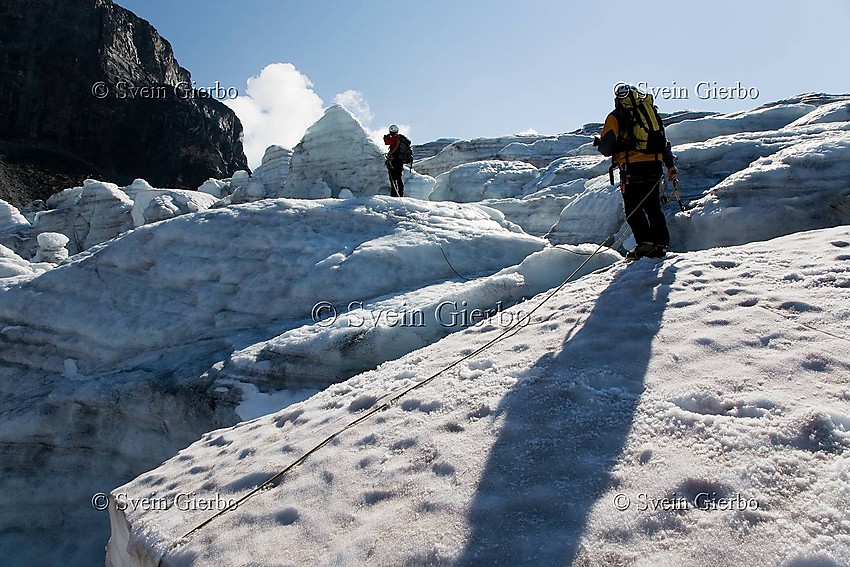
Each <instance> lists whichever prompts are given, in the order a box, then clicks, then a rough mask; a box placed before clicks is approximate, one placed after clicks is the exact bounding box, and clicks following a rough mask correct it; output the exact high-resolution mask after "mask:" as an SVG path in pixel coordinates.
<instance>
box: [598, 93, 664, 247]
mask: <svg viewBox="0 0 850 567" xmlns="http://www.w3.org/2000/svg"><path fill="white" fill-rule="evenodd" d="M594 145H596V146H598V148H599V151H600V152H601V153H602V155H604V156H609V157H611V158H612V159H613V161H614V164H615V165H616V166H617V167H618V168H619V170H620V192H621V193H622V195H623V205H624V207H625V211H626V220H627V221H628V223H629V226H630V227H631V229H632V233H633V234H634V237H635V242H636V243H637V246H636V247H635V248H634V250H632V251H631V252H629V254H628V255H627V257H629V258H632V259H636V258H642V257H644V256H648V257H651V258H661V257H663V256H664V255H665V254H666V253H667V248H668V247H669V246H670V233H669V231H668V230H667V221H666V220H665V219H664V212H663V211H662V210H661V200H660V192H659V191H660V188H661V184H662V183H663V176H664V171H663V169H662V162H663V164H664V165H665V166H667V174H668V176H669V178H670V180H671V181H673V180H676V179H677V177H678V174H679V171H678V170H677V169H676V165H675V163H674V160H673V153H672V151H671V149H670V143H669V142H667V138H666V137H665V135H664V125H663V124H662V122H661V118H660V117H659V116H658V111H657V109H656V108H655V106H654V105H653V100H652V95H650V94H644V93H641V92H640V91H639V90H638V89H637V88H636V87H634V86H631V85H626V84H623V83H620V84H618V85H617V86H616V87H615V89H614V110H613V111H612V112H611V113H610V114H608V117H607V118H606V119H605V125H604V126H603V127H602V133H601V134H600V137H599V138H597V139H596V140H594Z"/></svg>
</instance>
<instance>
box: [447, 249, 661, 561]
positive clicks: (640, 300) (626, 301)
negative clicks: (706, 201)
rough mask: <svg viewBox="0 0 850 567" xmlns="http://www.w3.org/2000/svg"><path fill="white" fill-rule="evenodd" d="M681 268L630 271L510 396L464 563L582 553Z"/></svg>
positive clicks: (647, 264) (644, 265)
mask: <svg viewBox="0 0 850 567" xmlns="http://www.w3.org/2000/svg"><path fill="white" fill-rule="evenodd" d="M675 272H676V269H675V267H674V266H672V265H668V266H667V267H666V268H664V269H663V270H662V269H661V266H660V265H657V264H655V263H653V262H652V261H651V260H642V261H639V262H636V263H634V264H632V265H631V266H629V267H628V268H626V269H624V270H623V271H622V272H621V273H620V274H618V275H617V276H616V277H615V279H614V280H613V281H612V282H611V284H610V286H609V287H608V288H607V289H606V290H605V291H604V292H603V293H602V294H601V295H600V296H599V299H598V300H597V302H596V304H595V305H594V307H593V309H592V311H591V313H590V314H589V315H588V317H587V319H586V321H584V323H583V324H582V323H581V322H579V323H578V325H580V328H579V330H578V331H577V332H576V333H575V335H574V336H572V337H570V336H568V337H567V339H566V340H565V341H564V343H563V346H562V349H561V351H560V352H557V353H551V354H548V355H546V356H544V357H543V358H541V359H540V360H538V361H537V363H536V364H535V365H534V366H533V367H532V368H530V369H529V370H528V371H527V372H526V374H525V376H523V377H521V378H520V380H519V382H518V383H517V385H516V387H515V388H514V390H512V391H511V392H510V393H509V394H508V395H507V396H506V397H505V398H504V399H503V400H502V403H501V404H500V406H499V409H498V411H497V412H496V414H495V418H497V419H499V418H500V419H502V420H503V426H502V428H501V429H500V431H499V438H498V440H497V441H496V442H495V444H494V445H493V447H492V449H491V453H490V456H489V459H488V461H487V464H486V466H485V468H484V471H483V473H482V476H481V479H480V481H479V484H478V489H477V492H476V494H475V497H474V499H473V502H472V505H471V508H470V511H469V512H468V516H469V519H468V521H469V525H470V529H471V533H470V537H469V540H468V542H467V545H466V547H465V549H464V550H463V552H462V554H461V556H460V559H459V560H458V561H457V563H456V564H457V565H460V566H467V565H570V564H572V563H573V561H574V560H575V559H576V557H577V554H578V551H579V543H580V541H581V537H582V534H583V532H584V530H585V525H586V523H587V520H588V516H589V514H590V512H591V510H592V509H593V507H594V506H595V505H596V504H597V502H598V500H599V497H600V496H601V495H602V494H603V493H604V492H605V491H606V490H608V489H609V488H611V487H612V486H613V482H612V478H611V474H610V473H611V468H612V466H613V465H614V464H615V462H616V461H617V458H618V457H619V456H620V454H621V451H622V449H623V446H624V444H625V441H626V437H627V436H628V434H629V431H630V430H631V427H632V421H633V418H634V414H635V409H636V407H637V404H638V400H639V399H640V395H641V393H642V391H643V384H644V378H645V375H646V371H647V368H648V365H649V360H650V357H651V356H652V354H651V353H652V342H653V339H654V337H655V335H656V333H657V332H658V330H659V328H660V326H661V318H662V315H663V313H664V308H665V305H666V303H667V297H668V295H669V291H670V285H671V283H672V282H673V281H674V279H675ZM601 505H603V506H604V505H605V503H601ZM610 505H611V506H613V502H612V503H611V504H610Z"/></svg>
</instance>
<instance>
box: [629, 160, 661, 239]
mask: <svg viewBox="0 0 850 567" xmlns="http://www.w3.org/2000/svg"><path fill="white" fill-rule="evenodd" d="M662 175H664V171H663V169H662V167H661V162H660V161H644V162H637V163H630V164H628V166H627V167H626V171H622V170H621V171H620V178H621V179H625V186H623V187H621V188H622V193H623V205H624V206H625V210H626V218H627V219H628V223H629V226H630V227H631V229H632V233H634V235H635V242H637V243H638V244H641V243H642V242H651V243H652V244H660V245H661V246H669V245H670V232H669V231H668V230H667V221H666V220H665V219H664V211H662V210H661V199H660V194H659V191H660V189H661V183H660V182H659V180H660V179H661V176H662ZM647 194H649V195H648V196H647ZM644 197H646V198H644Z"/></svg>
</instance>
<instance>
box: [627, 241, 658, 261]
mask: <svg viewBox="0 0 850 567" xmlns="http://www.w3.org/2000/svg"><path fill="white" fill-rule="evenodd" d="M654 251H655V244H653V243H652V242H641V243H640V244H638V245H637V246H635V248H634V250H631V251H629V252H627V253H626V260H637V259H638V258H643V257H644V256H649V255H650V254H651V253H652V252H654Z"/></svg>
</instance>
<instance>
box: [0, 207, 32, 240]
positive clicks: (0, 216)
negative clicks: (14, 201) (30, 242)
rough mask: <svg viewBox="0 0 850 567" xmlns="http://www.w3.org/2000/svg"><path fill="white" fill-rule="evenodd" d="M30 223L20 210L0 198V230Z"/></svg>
mask: <svg viewBox="0 0 850 567" xmlns="http://www.w3.org/2000/svg"><path fill="white" fill-rule="evenodd" d="M29 225H30V223H29V221H28V220H27V219H26V217H24V215H22V214H21V212H20V211H19V210H18V209H16V208H15V207H13V206H12V205H10V204H9V203H7V202H6V201H3V200H2V199H0V232H5V231H13V230H18V229H20V228H24V227H29Z"/></svg>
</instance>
